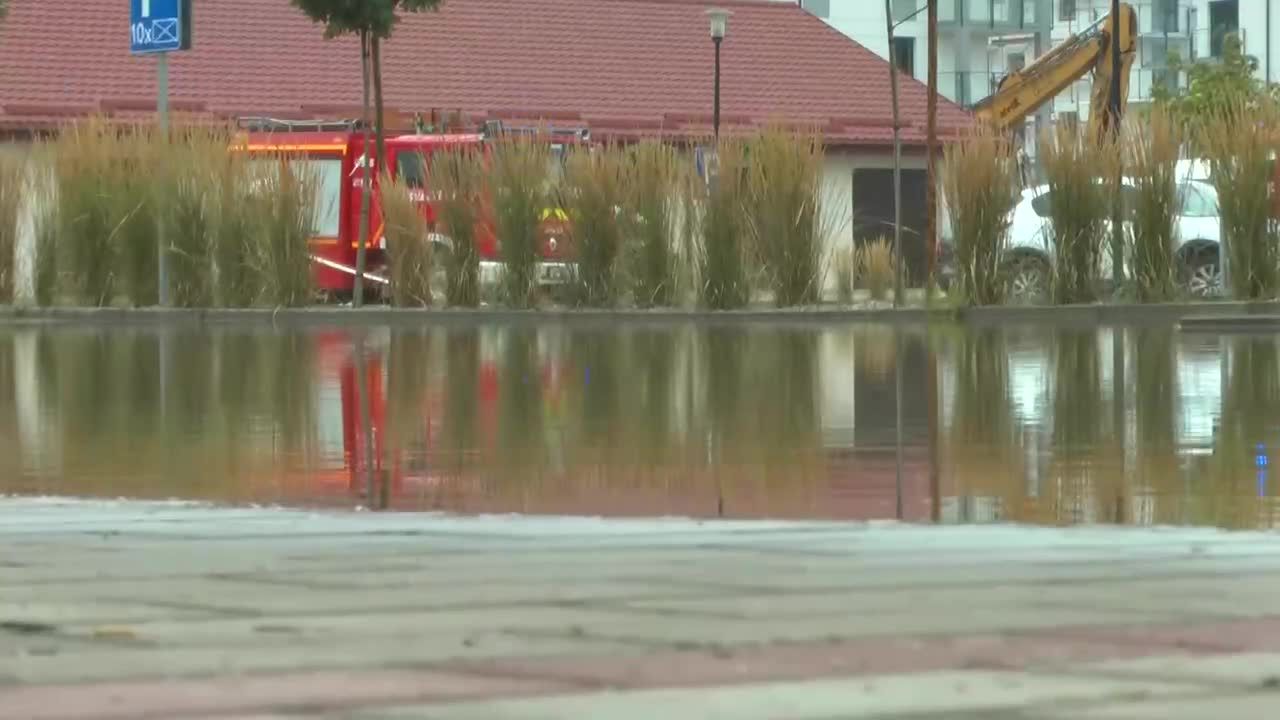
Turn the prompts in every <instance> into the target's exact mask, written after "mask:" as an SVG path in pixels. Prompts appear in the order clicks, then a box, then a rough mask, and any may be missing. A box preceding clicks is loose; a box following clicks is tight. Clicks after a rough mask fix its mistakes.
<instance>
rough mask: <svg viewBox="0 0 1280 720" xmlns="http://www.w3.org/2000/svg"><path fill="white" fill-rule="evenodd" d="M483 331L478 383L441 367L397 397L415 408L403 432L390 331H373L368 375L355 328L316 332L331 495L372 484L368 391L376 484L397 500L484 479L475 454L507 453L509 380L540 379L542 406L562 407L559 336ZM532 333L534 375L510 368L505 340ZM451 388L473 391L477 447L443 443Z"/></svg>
mask: <svg viewBox="0 0 1280 720" xmlns="http://www.w3.org/2000/svg"><path fill="white" fill-rule="evenodd" d="M477 334H478V344H479V352H478V356H477V367H476V373H475V376H474V377H475V382H474V383H473V384H472V385H471V387H466V386H459V385H458V381H459V378H458V377H451V378H449V382H451V383H453V384H452V385H451V386H450V387H449V388H445V387H444V385H443V380H444V378H443V376H442V375H439V374H437V375H435V376H434V378H433V382H429V383H428V385H427V387H426V388H425V389H424V390H423V394H422V396H421V397H413V398H408V397H396V398H395V399H394V402H396V403H407V405H404V406H403V407H407V408H409V409H410V410H411V412H410V413H409V414H410V416H411V418H412V420H413V422H411V427H408V428H400V429H399V430H400V431H399V432H397V431H396V429H395V428H393V427H392V419H391V412H390V407H389V405H390V404H391V402H393V401H392V400H391V399H390V394H391V393H392V392H394V390H393V389H392V387H391V384H390V382H389V381H390V376H389V373H388V361H387V360H388V350H389V348H390V338H389V334H388V333H381V334H379V333H371V334H370V335H369V336H368V337H367V338H366V340H365V343H364V350H365V361H364V372H363V374H361V373H360V372H359V368H358V363H357V361H356V355H355V345H354V343H353V342H352V340H351V338H350V336H349V335H346V334H345V333H340V332H339V333H330V334H325V335H320V336H318V337H317V340H316V342H317V347H318V349H319V353H318V355H319V359H318V362H317V365H316V372H317V374H318V382H317V383H315V385H316V387H317V388H319V397H318V398H317V399H318V402H319V406H320V408H319V415H320V417H319V424H320V435H321V444H322V445H323V448H322V452H321V456H322V458H323V461H322V462H323V468H322V471H321V472H320V473H318V474H317V475H315V476H314V477H315V480H316V481H317V482H318V483H319V484H321V485H323V486H324V490H325V494H331V493H336V492H340V491H346V492H349V493H350V494H352V495H355V496H365V495H368V493H369V491H370V488H369V487H368V484H369V473H368V468H369V464H370V463H369V462H368V461H367V460H366V453H365V450H364V447H365V443H364V436H363V433H362V432H361V428H362V425H361V420H360V393H361V392H363V393H364V394H365V396H366V397H367V398H368V404H369V426H370V429H371V433H372V440H373V456H372V459H371V463H372V467H373V474H372V475H373V479H374V482H375V483H376V484H377V486H378V487H376V488H374V490H376V491H378V492H380V493H382V494H383V495H384V496H385V497H387V498H389V501H390V502H392V503H394V502H395V499H396V498H398V497H402V496H404V495H405V494H415V493H420V492H422V491H425V490H428V489H432V488H437V487H439V486H440V485H442V484H444V483H445V482H446V481H448V482H460V483H467V482H472V481H474V480H476V479H477V478H476V473H477V472H479V471H480V468H481V467H482V466H483V464H482V463H477V462H474V459H475V457H476V456H477V455H479V456H481V457H495V456H496V453H498V452H500V448H499V447H498V433H499V431H500V428H499V415H500V405H501V402H502V397H501V393H502V391H503V390H504V388H503V387H502V383H514V382H530V381H531V382H536V383H538V385H539V397H540V398H541V399H542V407H541V410H542V412H544V413H550V414H556V413H557V412H558V406H559V399H560V398H561V397H562V391H563V387H564V381H565V377H564V374H565V367H566V365H565V362H564V358H563V354H562V352H561V349H560V348H559V347H558V345H557V344H556V343H554V342H551V341H549V339H548V338H546V337H538V338H536V339H534V338H533V337H529V338H518V337H511V336H509V335H508V334H505V333H503V332H501V331H500V329H498V328H494V329H491V330H484V331H480V332H479V333H477ZM525 340H527V341H529V342H530V343H531V347H530V348H529V351H530V353H531V355H532V357H533V359H534V363H532V366H531V368H530V370H531V373H532V376H531V377H528V378H524V377H516V376H514V375H512V374H511V373H510V372H507V371H506V370H505V368H504V367H503V363H504V359H505V352H506V350H507V348H505V347H504V344H505V343H511V342H522V341H525ZM446 392H448V393H454V392H459V393H467V394H470V397H469V398H465V399H464V402H469V403H471V404H472V407H474V408H475V414H474V418H475V424H474V426H473V428H471V431H470V432H469V433H466V434H465V436H466V437H469V438H471V439H472V443H473V444H474V446H473V447H449V448H445V447H443V442H442V439H443V438H444V433H445V429H446V424H447V423H449V422H452V421H454V418H450V417H448V416H447V415H446V412H445V406H446V399H445V394H446ZM545 426H546V425H543V427H545ZM384 485H385V487H384ZM317 489H320V488H317Z"/></svg>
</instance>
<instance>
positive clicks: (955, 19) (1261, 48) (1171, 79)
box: [788, 0, 1280, 138]
mask: <svg viewBox="0 0 1280 720" xmlns="http://www.w3.org/2000/svg"><path fill="white" fill-rule="evenodd" d="M788 1H790V0H788ZM1126 1H1127V2H1129V4H1130V5H1132V6H1133V7H1134V9H1135V10H1136V11H1137V15H1138V57H1137V58H1136V59H1135V61H1134V64H1133V68H1132V70H1131V75H1130V82H1129V101H1130V102H1131V103H1135V104H1142V103H1145V102H1149V101H1150V100H1151V98H1152V94H1153V91H1154V90H1155V88H1156V87H1157V86H1158V85H1160V84H1166V85H1172V86H1182V85H1183V84H1185V82H1186V77H1185V74H1181V75H1180V74H1178V73H1175V72H1173V71H1172V70H1171V69H1170V63H1169V58H1170V56H1171V55H1172V54H1176V55H1177V56H1178V57H1180V58H1183V59H1187V60H1195V61H1199V62H1214V61H1215V60H1216V59H1218V58H1220V57H1221V56H1222V49H1223V46H1224V44H1225V42H1226V40H1225V39H1226V37H1227V36H1228V35H1231V34H1235V35H1236V36H1237V37H1238V38H1239V39H1240V41H1241V44H1242V46H1243V48H1244V52H1245V53H1246V54H1248V55H1252V56H1253V57H1255V58H1257V59H1258V77H1259V79H1263V80H1268V81H1274V80H1276V79H1278V77H1280V52H1277V46H1280V0H1126ZM798 2H799V4H800V5H801V6H803V7H804V8H805V9H807V10H808V11H809V12H811V13H813V14H814V15H817V16H818V17H821V18H823V19H824V20H825V21H826V22H827V23H828V24H829V25H831V26H832V27H834V28H835V29H837V30H839V31H840V32H842V33H844V34H845V35H848V36H849V37H851V38H852V39H853V40H855V41H857V42H858V43H860V44H862V45H864V46H866V47H867V48H868V49H870V50H872V51H873V52H875V53H877V54H879V55H880V56H881V57H884V58H889V59H892V60H893V61H894V62H896V63H897V64H898V67H899V68H900V69H902V71H903V72H906V73H909V74H911V75H912V76H914V77H916V78H918V79H920V80H924V79H925V78H926V72H927V57H928V49H929V48H928V33H927V28H926V23H925V13H924V12H923V10H922V8H923V7H924V6H925V0H891V2H890V8H891V10H892V13H893V17H894V20H895V22H897V21H903V22H902V24H900V25H898V26H897V27H896V29H895V32H894V36H895V37H894V40H893V47H892V48H890V47H889V39H888V34H887V32H886V28H885V17H884V13H885V9H884V3H883V2H880V1H879V0H798ZM937 2H938V90H939V92H940V93H941V94H942V95H943V96H945V97H947V98H948V99H951V100H954V101H955V102H958V103H960V104H961V105H966V106H967V105H970V104H972V103H974V102H976V101H977V100H980V99H982V98H983V97H985V96H987V95H989V94H990V93H991V92H992V91H993V90H994V89H995V86H996V83H998V82H999V79H1000V78H1001V77H1002V76H1003V75H1004V74H1006V73H1008V72H1009V71H1011V70H1017V69H1018V68H1021V67H1022V66H1024V65H1026V64H1027V63H1030V62H1032V61H1033V60H1034V59H1035V58H1036V57H1037V56H1039V55H1040V54H1041V53H1043V52H1045V51H1047V50H1048V49H1050V48H1052V47H1053V46H1055V45H1057V44H1059V43H1061V42H1063V41H1064V40H1066V39H1067V38H1069V37H1070V36H1072V35H1073V34H1076V33H1079V32H1081V31H1083V30H1086V29H1087V28H1088V27H1089V26H1090V25H1091V24H1093V23H1094V22H1096V21H1097V20H1098V19H1100V18H1101V17H1103V16H1104V15H1106V14H1107V13H1109V12H1110V9H1111V0H937ZM917 11H919V14H916V15H914V17H911V16H912V14H913V13H917ZM907 18H910V19H907ZM1090 83H1091V80H1090V79H1089V78H1087V77H1086V78H1082V79H1081V80H1080V81H1079V82H1077V83H1075V84H1074V85H1072V86H1071V87H1069V88H1067V89H1066V90H1064V91H1063V92H1062V93H1061V94H1060V95H1059V96H1058V97H1057V98H1056V99H1055V100H1054V101H1053V102H1052V103H1049V104H1048V105H1047V106H1046V107H1045V108H1042V109H1041V111H1040V112H1039V113H1038V114H1037V116H1036V117H1034V118H1032V119H1031V120H1029V121H1028V130H1029V131H1030V132H1028V133H1027V136H1028V137H1029V138H1034V137H1035V134H1036V133H1035V129H1036V127H1037V125H1043V124H1047V123H1049V122H1052V121H1054V120H1055V119H1057V118H1059V117H1062V118H1074V119H1084V118H1086V117H1087V116H1088V113H1089V109H1090V108H1089V99H1090V98H1089V96H1090Z"/></svg>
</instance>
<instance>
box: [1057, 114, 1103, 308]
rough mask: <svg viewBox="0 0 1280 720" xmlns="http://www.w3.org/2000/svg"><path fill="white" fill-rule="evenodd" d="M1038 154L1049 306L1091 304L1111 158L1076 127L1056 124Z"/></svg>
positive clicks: (1094, 290)
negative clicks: (1044, 192)
mask: <svg viewBox="0 0 1280 720" xmlns="http://www.w3.org/2000/svg"><path fill="white" fill-rule="evenodd" d="M1039 150H1040V159H1041V166H1042V167H1043V169H1044V174H1045V178H1046V180H1047V184H1048V186H1049V189H1048V192H1049V198H1048V201H1047V210H1048V220H1049V246H1050V254H1051V256H1052V258H1053V277H1052V281H1051V283H1050V284H1051V286H1052V295H1053V301H1054V302H1055V303H1058V304H1069V303H1084V302H1092V301H1093V300H1094V299H1095V298H1096V297H1097V289H1096V282H1097V279H1098V272H1099V269H1100V266H1099V261H1100V260H1101V257H1102V249H1103V244H1104V242H1105V240H1106V235H1107V228H1108V225H1109V223H1108V219H1109V218H1110V215H1111V199H1112V195H1111V193H1112V190H1113V184H1114V181H1113V180H1112V179H1111V178H1110V176H1111V173H1110V172H1108V170H1107V168H1108V167H1109V166H1110V162H1109V161H1110V160H1111V158H1109V157H1108V153H1107V152H1106V150H1105V149H1104V148H1102V147H1100V146H1099V145H1098V143H1097V141H1096V139H1095V138H1094V137H1093V136H1092V135H1091V134H1089V133H1088V132H1086V131H1085V130H1084V129H1083V128H1081V127H1079V126H1075V125H1066V124H1060V125H1058V127H1056V128H1054V129H1053V130H1052V131H1049V132H1046V133H1045V135H1044V136H1043V137H1042V138H1041V140H1040V145H1039Z"/></svg>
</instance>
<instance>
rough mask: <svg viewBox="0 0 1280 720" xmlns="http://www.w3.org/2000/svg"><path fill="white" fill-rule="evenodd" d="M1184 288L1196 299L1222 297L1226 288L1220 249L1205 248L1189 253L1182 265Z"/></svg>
mask: <svg viewBox="0 0 1280 720" xmlns="http://www.w3.org/2000/svg"><path fill="white" fill-rule="evenodd" d="M1182 287H1183V289H1184V290H1186V291H1187V294H1188V295H1190V296H1191V297H1195V298H1213V297H1221V296H1222V294H1223V291H1224V290H1225V288H1224V287H1223V285H1222V263H1221V262H1220V261H1219V259H1218V248H1216V247H1213V246H1205V247H1201V248H1198V249H1196V250H1192V251H1191V252H1189V253H1187V255H1186V257H1185V258H1184V260H1183V263H1182Z"/></svg>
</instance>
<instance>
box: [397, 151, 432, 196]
mask: <svg viewBox="0 0 1280 720" xmlns="http://www.w3.org/2000/svg"><path fill="white" fill-rule="evenodd" d="M396 174H397V175H399V176H400V178H401V179H402V180H404V182H405V184H406V185H408V186H409V187H411V188H420V187H423V186H424V185H426V182H427V161H426V158H424V157H423V156H422V153H421V152H419V151H417V150H401V151H400V152H398V153H396Z"/></svg>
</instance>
